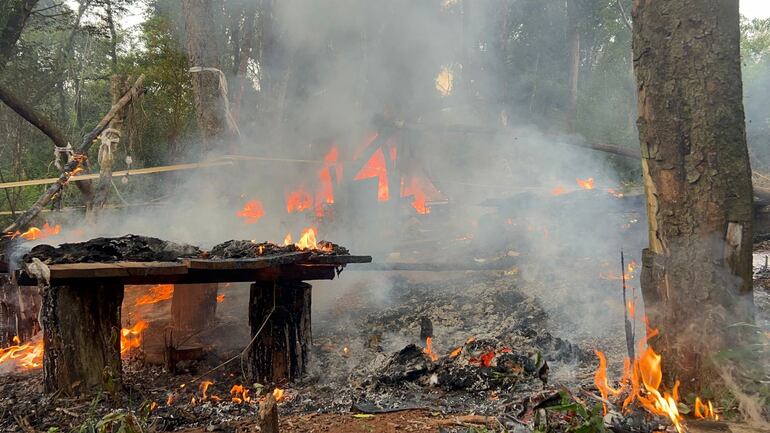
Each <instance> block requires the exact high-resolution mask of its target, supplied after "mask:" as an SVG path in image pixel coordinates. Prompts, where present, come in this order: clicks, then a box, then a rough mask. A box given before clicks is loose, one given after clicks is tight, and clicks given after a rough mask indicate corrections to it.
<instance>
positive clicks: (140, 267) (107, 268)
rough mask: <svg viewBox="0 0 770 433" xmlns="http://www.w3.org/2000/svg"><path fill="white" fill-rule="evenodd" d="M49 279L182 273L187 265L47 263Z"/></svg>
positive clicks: (162, 263)
mask: <svg viewBox="0 0 770 433" xmlns="http://www.w3.org/2000/svg"><path fill="white" fill-rule="evenodd" d="M48 269H50V270H51V280H52V281H53V280H60V279H71V278H116V277H128V276H146V275H183V274H186V273H187V267H186V266H185V265H184V264H182V263H177V262H114V263H65V264H57V265H49V266H48Z"/></svg>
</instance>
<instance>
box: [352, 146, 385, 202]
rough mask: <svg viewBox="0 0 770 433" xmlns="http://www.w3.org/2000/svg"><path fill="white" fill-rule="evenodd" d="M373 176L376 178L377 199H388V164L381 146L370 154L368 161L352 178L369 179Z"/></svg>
mask: <svg viewBox="0 0 770 433" xmlns="http://www.w3.org/2000/svg"><path fill="white" fill-rule="evenodd" d="M373 177H376V178H377V200H378V201H388V200H389V199H390V191H388V166H387V163H386V161H385V153H384V152H383V151H382V148H379V149H377V150H376V151H375V152H374V154H372V156H371V158H369V161H367V163H366V164H365V165H364V166H363V168H361V170H360V171H359V172H358V174H356V177H355V178H354V180H363V179H370V178H373Z"/></svg>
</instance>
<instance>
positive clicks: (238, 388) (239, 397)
mask: <svg viewBox="0 0 770 433" xmlns="http://www.w3.org/2000/svg"><path fill="white" fill-rule="evenodd" d="M230 397H231V400H232V402H233V403H238V404H240V403H244V402H245V403H248V402H250V401H251V396H249V389H248V388H246V387H244V386H243V385H233V387H232V388H230Z"/></svg>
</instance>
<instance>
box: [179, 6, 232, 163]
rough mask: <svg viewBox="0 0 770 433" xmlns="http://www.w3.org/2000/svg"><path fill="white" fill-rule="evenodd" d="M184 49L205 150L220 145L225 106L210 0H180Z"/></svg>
mask: <svg viewBox="0 0 770 433" xmlns="http://www.w3.org/2000/svg"><path fill="white" fill-rule="evenodd" d="M182 7H183V9H184V18H185V31H186V37H187V53H188V56H189V58H190V73H191V79H192V85H193V93H194V95H195V113H196V120H197V123H198V129H199V130H200V134H201V139H202V144H203V146H202V150H203V151H204V152H206V151H209V150H212V149H216V148H218V147H220V146H221V141H222V140H224V139H225V138H226V132H227V117H226V116H227V115H228V113H227V110H226V105H225V104H226V98H227V95H226V94H224V86H223V81H222V80H224V75H223V73H222V71H221V70H220V68H221V67H220V62H219V50H218V47H217V43H216V37H215V36H214V34H213V33H212V28H211V26H212V23H213V22H214V11H213V10H212V8H213V7H214V6H213V4H212V2H211V1H210V0H183V1H182Z"/></svg>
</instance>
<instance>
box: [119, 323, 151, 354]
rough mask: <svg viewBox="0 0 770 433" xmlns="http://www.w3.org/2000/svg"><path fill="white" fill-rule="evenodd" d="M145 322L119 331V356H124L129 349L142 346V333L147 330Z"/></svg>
mask: <svg viewBox="0 0 770 433" xmlns="http://www.w3.org/2000/svg"><path fill="white" fill-rule="evenodd" d="M147 326H148V325H147V322H145V321H144V320H140V321H138V322H136V325H134V326H132V327H131V328H123V329H121V331H120V354H121V355H125V354H127V353H129V352H130V351H131V349H134V348H137V347H139V346H141V345H142V333H143V332H144V330H145V329H147Z"/></svg>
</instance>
